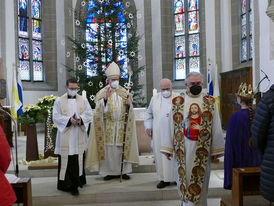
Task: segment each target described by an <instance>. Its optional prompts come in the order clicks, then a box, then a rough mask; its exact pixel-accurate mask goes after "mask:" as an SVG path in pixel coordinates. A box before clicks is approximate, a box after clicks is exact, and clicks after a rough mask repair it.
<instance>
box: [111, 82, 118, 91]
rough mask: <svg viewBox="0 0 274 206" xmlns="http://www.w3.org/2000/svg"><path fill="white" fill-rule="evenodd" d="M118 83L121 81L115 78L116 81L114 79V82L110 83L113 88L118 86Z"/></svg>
mask: <svg viewBox="0 0 274 206" xmlns="http://www.w3.org/2000/svg"><path fill="white" fill-rule="evenodd" d="M118 85H119V81H118V80H115V81H113V82H111V83H110V86H111V88H113V89H116V88H117V87H118Z"/></svg>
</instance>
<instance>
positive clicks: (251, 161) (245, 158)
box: [224, 83, 261, 189]
mask: <svg viewBox="0 0 274 206" xmlns="http://www.w3.org/2000/svg"><path fill="white" fill-rule="evenodd" d="M253 97H254V93H253V90H252V87H251V85H248V86H247V84H246V83H241V85H240V87H239V90H238V93H237V102H238V104H240V105H241V109H240V110H239V111H237V112H235V113H234V114H233V115H232V116H231V117H230V119H229V123H228V127H227V133H226V143H225V159H224V188H225V189H231V187H232V169H233V168H239V167H259V166H260V164H261V155H260V154H259V152H258V151H257V150H256V149H255V148H254V147H253V144H252V139H251V124H252V121H253V118H254V110H253V108H252V102H253Z"/></svg>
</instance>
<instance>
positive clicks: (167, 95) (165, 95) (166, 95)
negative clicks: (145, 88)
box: [162, 90, 171, 98]
mask: <svg viewBox="0 0 274 206" xmlns="http://www.w3.org/2000/svg"><path fill="white" fill-rule="evenodd" d="M170 94H171V92H170V91H168V90H164V91H162V96H163V97H164V98H168V97H170Z"/></svg>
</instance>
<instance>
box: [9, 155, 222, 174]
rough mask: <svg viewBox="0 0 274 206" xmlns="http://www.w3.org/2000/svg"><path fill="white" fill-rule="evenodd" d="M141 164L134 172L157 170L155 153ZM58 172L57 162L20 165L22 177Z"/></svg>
mask: <svg viewBox="0 0 274 206" xmlns="http://www.w3.org/2000/svg"><path fill="white" fill-rule="evenodd" d="M139 158H140V164H139V165H138V166H137V165H134V166H133V167H132V170H133V173H152V172H156V169H155V164H154V162H153V161H154V159H153V155H146V156H139ZM223 168H224V163H223V161H222V159H220V161H219V162H216V163H211V170H223ZM8 172H9V173H13V167H12V165H10V168H9V170H8ZM56 174H57V163H40V164H33V165H29V166H28V165H19V176H20V177H31V178H34V177H55V176H56ZM86 174H87V175H96V174H98V173H97V172H89V171H86Z"/></svg>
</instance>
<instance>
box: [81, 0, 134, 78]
mask: <svg viewBox="0 0 274 206" xmlns="http://www.w3.org/2000/svg"><path fill="white" fill-rule="evenodd" d="M123 11H124V6H123V4H122V1H93V0H90V1H89V6H88V12H89V14H88V18H87V20H86V42H87V43H86V47H87V56H88V59H87V63H88V66H87V75H88V76H97V74H98V70H100V71H104V69H105V68H106V66H107V65H108V64H109V63H111V62H112V61H115V62H117V63H118V64H119V65H120V68H121V77H122V78H127V66H128V62H129V59H128V55H129V54H128V53H127V39H128V37H127V27H129V26H130V24H129V26H127V22H126V19H125V18H124V16H123ZM129 18H130V17H129Z"/></svg>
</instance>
